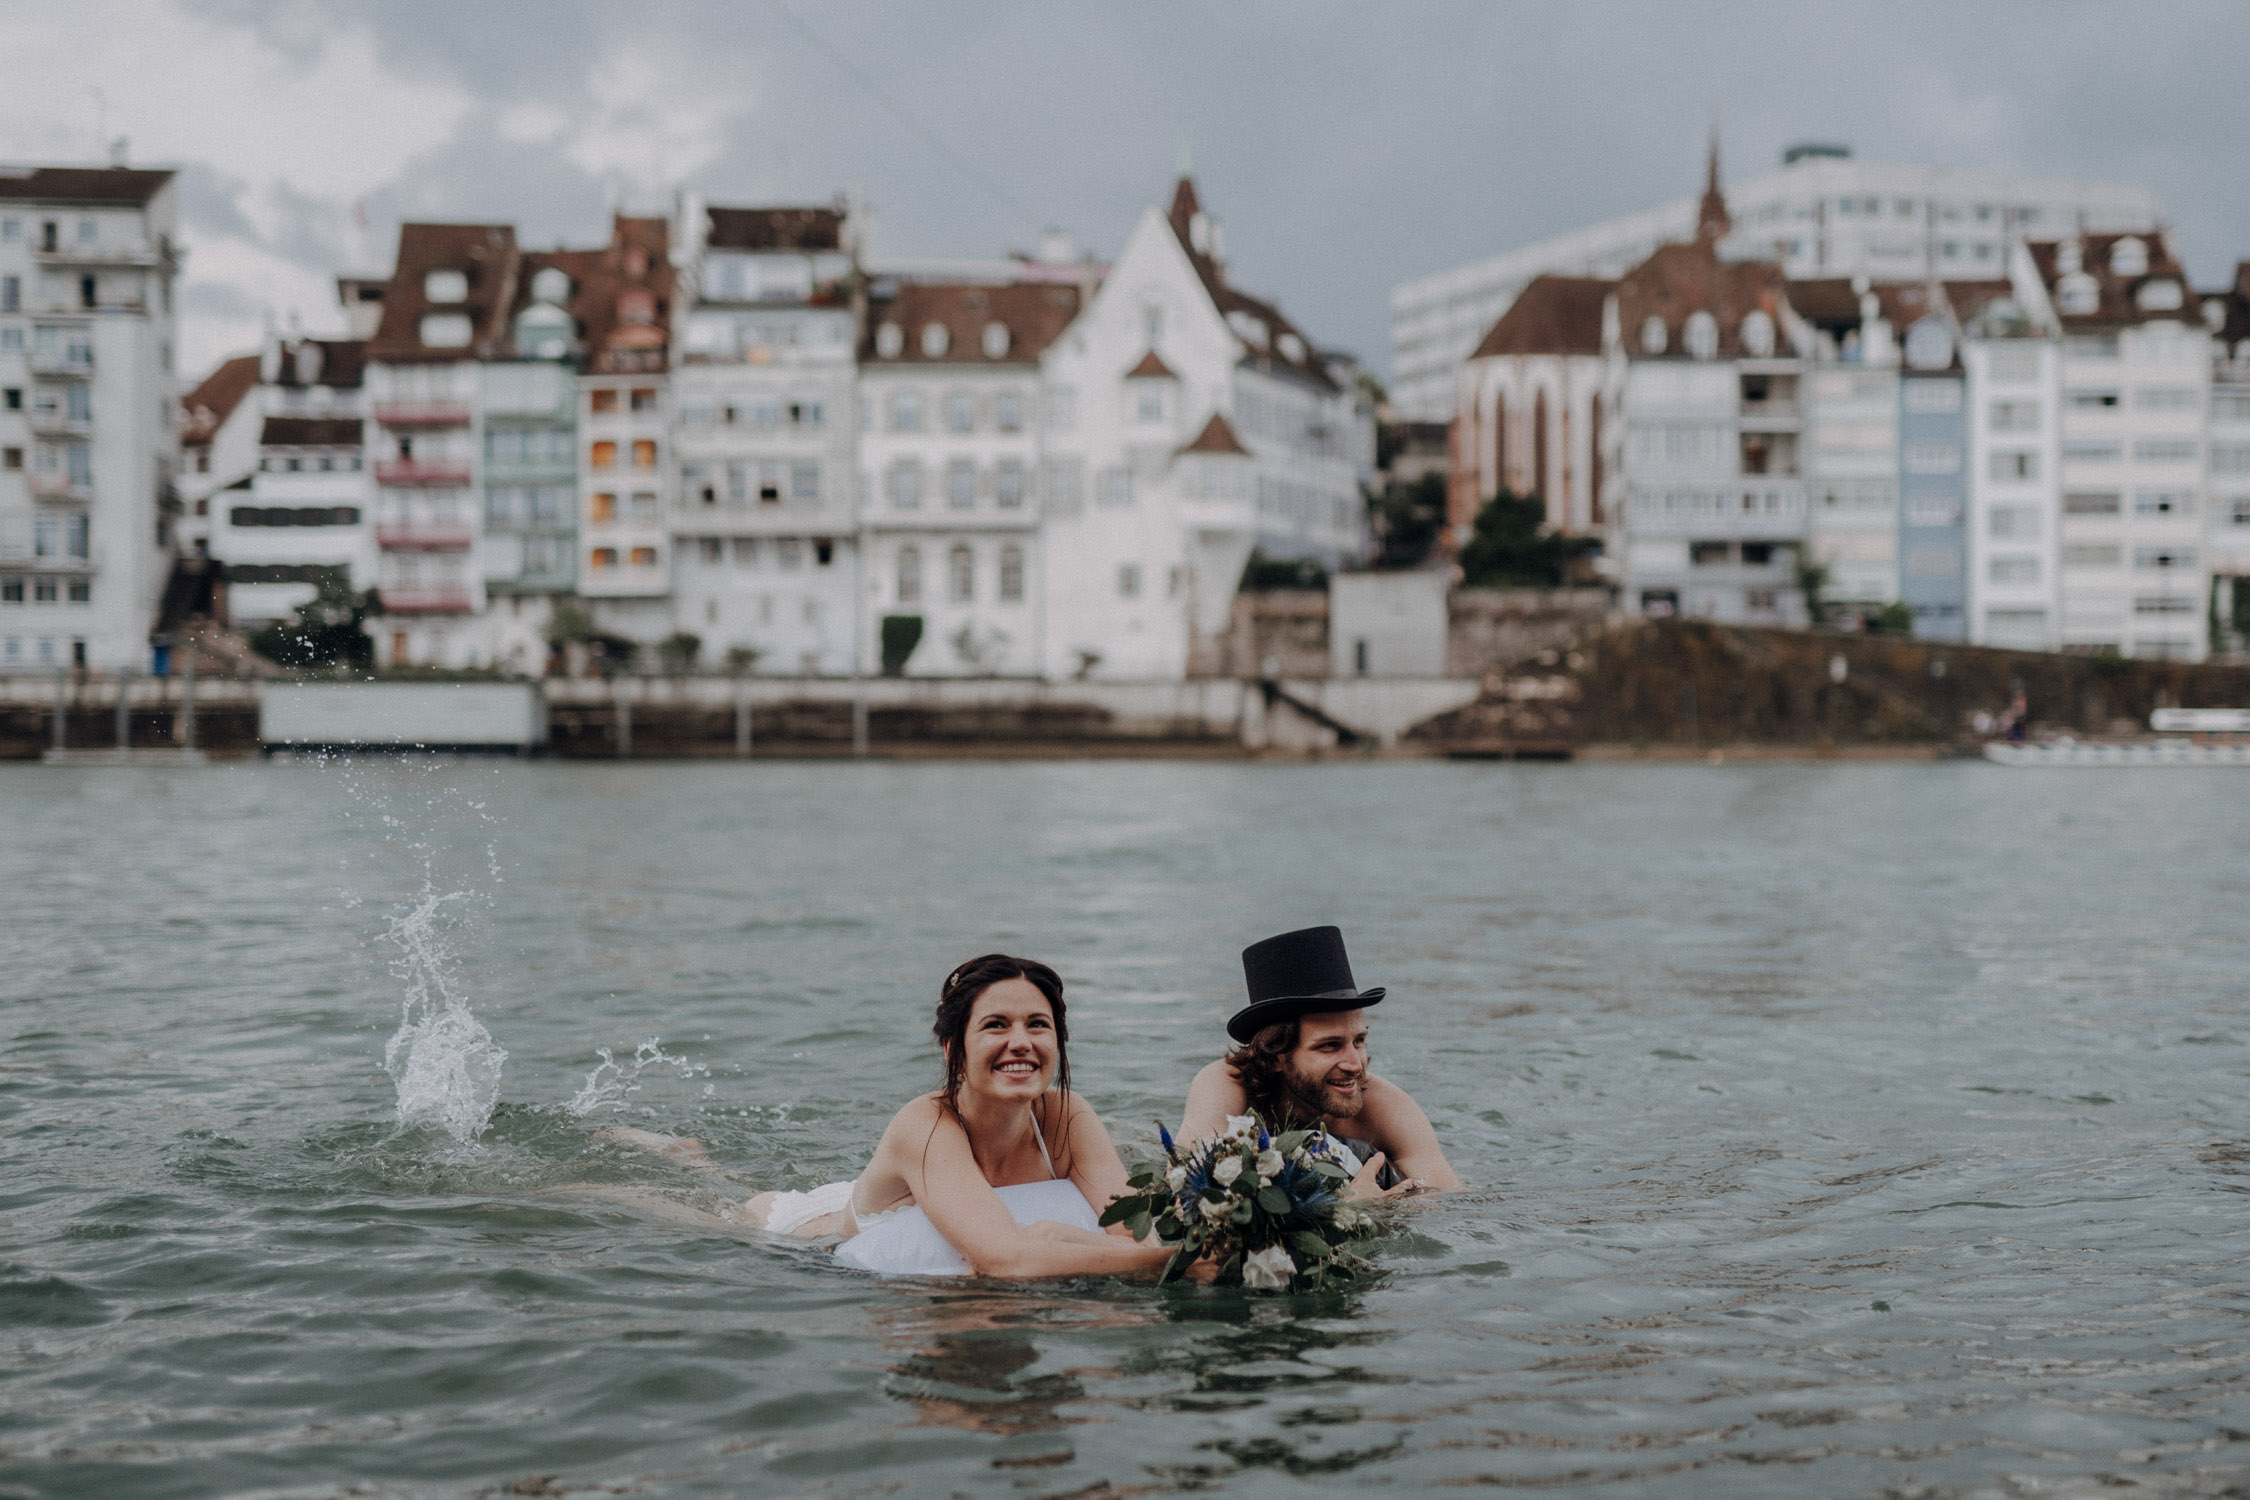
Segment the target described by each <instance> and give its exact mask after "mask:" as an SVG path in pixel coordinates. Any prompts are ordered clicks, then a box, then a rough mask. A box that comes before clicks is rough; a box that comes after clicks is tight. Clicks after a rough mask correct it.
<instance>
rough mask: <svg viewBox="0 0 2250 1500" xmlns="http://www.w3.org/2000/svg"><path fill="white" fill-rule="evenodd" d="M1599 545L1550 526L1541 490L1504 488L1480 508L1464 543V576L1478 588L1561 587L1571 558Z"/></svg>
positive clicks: (1463, 577) (1462, 568)
mask: <svg viewBox="0 0 2250 1500" xmlns="http://www.w3.org/2000/svg"><path fill="white" fill-rule="evenodd" d="M1441 514H1442V512H1441ZM1597 545H1599V544H1598V543H1596V542H1595V541H1594V539H1593V538H1591V537H1571V536H1563V535H1562V534H1561V533H1559V532H1555V531H1550V530H1549V529H1548V528H1547V507H1546V504H1545V502H1543V501H1542V500H1540V498H1539V497H1538V496H1537V495H1518V494H1515V493H1514V492H1513V491H1510V490H1506V489H1503V490H1501V491H1500V493H1499V494H1497V495H1494V496H1493V497H1492V498H1491V499H1490V500H1487V501H1486V502H1485V503H1484V509H1482V510H1480V511H1478V512H1477V519H1476V525H1475V528H1474V530H1473V532H1472V533H1471V535H1470V537H1469V540H1468V542H1467V543H1466V544H1464V545H1463V546H1462V548H1461V556H1460V563H1461V581H1462V583H1464V584H1466V585H1467V586H1468V587H1470V588H1479V589H1503V588H1533V589H1551V588H1558V587H1560V586H1561V584H1562V581H1563V574H1564V572H1565V570H1566V569H1567V568H1568V567H1569V565H1570V563H1571V562H1572V561H1573V560H1575V559H1577V558H1580V557H1584V556H1586V555H1587V554H1588V553H1590V552H1592V551H1593V550H1594V549H1595V547H1596V546H1597Z"/></svg>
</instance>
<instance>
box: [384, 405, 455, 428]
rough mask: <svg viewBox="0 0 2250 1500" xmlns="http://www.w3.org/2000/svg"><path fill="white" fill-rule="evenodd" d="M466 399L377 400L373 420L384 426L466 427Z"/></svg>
mask: <svg viewBox="0 0 2250 1500" xmlns="http://www.w3.org/2000/svg"><path fill="white" fill-rule="evenodd" d="M469 415H470V413H469V403H468V402H466V401H378V402H376V403H375V420H376V421H378V422H380V423H382V424H383V425H384V426H385V427H466V426H468V425H469Z"/></svg>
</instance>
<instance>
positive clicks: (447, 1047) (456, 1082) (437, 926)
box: [383, 886, 508, 1143]
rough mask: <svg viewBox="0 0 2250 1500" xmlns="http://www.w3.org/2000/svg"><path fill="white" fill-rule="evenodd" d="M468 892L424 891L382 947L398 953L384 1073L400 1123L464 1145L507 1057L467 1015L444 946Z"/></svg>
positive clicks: (493, 1095) (487, 1115)
mask: <svg viewBox="0 0 2250 1500" xmlns="http://www.w3.org/2000/svg"><path fill="white" fill-rule="evenodd" d="M468 894H469V893H468V892H466V891H451V892H448V893H446V894H443V895H440V894H438V893H437V892H435V891H433V890H431V889H430V888H429V887H428V886H424V887H423V891H422V896H421V899H420V900H418V901H417V902H416V903H415V904H414V906H413V908H412V909H411V910H409V911H407V912H406V913H405V914H404V915H401V916H397V917H393V918H392V919H391V925H390V930H389V931H388V932H386V933H385V934H384V940H385V941H386V942H388V943H390V944H391V945H392V946H393V947H395V948H396V949H397V950H398V957H397V958H396V959H395V960H394V961H393V963H392V969H393V972H395V973H396V974H397V975H398V976H399V978H400V980H401V981H402V982H403V983H404V985H405V987H406V999H405V1001H404V1003H403V1006H402V1013H401V1015H400V1017H399V1025H398V1030H397V1031H396V1032H394V1033H393V1034H392V1036H391V1039H390V1041H389V1042H388V1043H387V1044H386V1045H385V1046H384V1048H383V1071H384V1072H386V1073H388V1074H390V1075H391V1081H392V1082H393V1083H395V1084H397V1085H398V1122H399V1123H400V1124H401V1125H437V1126H440V1127H442V1128H443V1129H444V1130H445V1132H446V1133H447V1134H448V1135H451V1136H452V1137H453V1138H454V1139H455V1140H457V1141H460V1142H463V1143H467V1142H470V1141H473V1140H475V1139H476V1138H477V1137H478V1136H479V1135H482V1134H483V1133H484V1128H485V1126H486V1125H488V1124H490V1123H491V1121H492V1109H493V1106H494V1105H495V1104H497V1103H498V1102H499V1099H500V1068H501V1065H502V1064H503V1063H505V1062H507V1060H508V1054H507V1051H506V1050H505V1049H504V1048H502V1047H501V1046H500V1044H499V1043H498V1042H495V1041H494V1040H493V1039H492V1033H491V1032H489V1031H487V1030H485V1029H484V1023H483V1022H481V1021H479V1020H478V1019H477V1018H476V1017H475V1016H473V1015H471V1014H470V1013H469V1005H468V1000H467V998H466V997H465V996H464V995H463V994H462V993H461V990H460V983H459V977H458V975H457V974H456V973H455V971H454V963H453V952H452V949H451V948H450V946H449V945H448V944H447V943H446V941H445V934H444V931H443V927H444V920H443V919H444V916H445V910H446V907H447V905H448V904H449V903H451V902H456V901H461V900H465V899H467V897H468Z"/></svg>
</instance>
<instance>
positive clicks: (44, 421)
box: [31, 408, 94, 438]
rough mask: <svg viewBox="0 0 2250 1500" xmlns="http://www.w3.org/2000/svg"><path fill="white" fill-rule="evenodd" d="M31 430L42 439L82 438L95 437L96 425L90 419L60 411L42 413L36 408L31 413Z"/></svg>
mask: <svg viewBox="0 0 2250 1500" xmlns="http://www.w3.org/2000/svg"><path fill="white" fill-rule="evenodd" d="M31 430H32V431H33V432H36V433H38V434H39V435H40V436H41V437H77V438H82V437H91V436H93V432H94V423H93V419H92V418H90V417H73V416H69V415H66V414H65V413H63V412H59V411H40V410H38V409H37V408H34V409H33V410H32V413H31Z"/></svg>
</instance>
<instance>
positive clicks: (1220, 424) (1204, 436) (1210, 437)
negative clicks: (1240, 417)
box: [1180, 412, 1251, 458]
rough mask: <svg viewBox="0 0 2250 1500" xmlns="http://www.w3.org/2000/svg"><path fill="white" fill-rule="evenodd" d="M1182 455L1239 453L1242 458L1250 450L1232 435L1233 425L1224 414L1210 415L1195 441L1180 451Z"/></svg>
mask: <svg viewBox="0 0 2250 1500" xmlns="http://www.w3.org/2000/svg"><path fill="white" fill-rule="evenodd" d="M1180 451H1181V452H1182V453H1239V454H1240V455H1242V456H1243V457H1244V458H1248V457H1250V456H1251V453H1250V450H1249V449H1248V448H1245V447H1243V446H1242V439H1240V438H1238V437H1236V436H1235V435H1234V424H1233V423H1231V422H1229V421H1228V420H1227V419H1226V414H1225V413H1224V412H1213V413H1211V420H1210V421H1208V422H1206V423H1204V424H1203V430H1202V431H1201V432H1199V433H1197V434H1196V435H1195V441H1194V442H1192V443H1189V444H1188V445H1187V446H1186V447H1184V448H1182V449H1181V450H1180Z"/></svg>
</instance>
